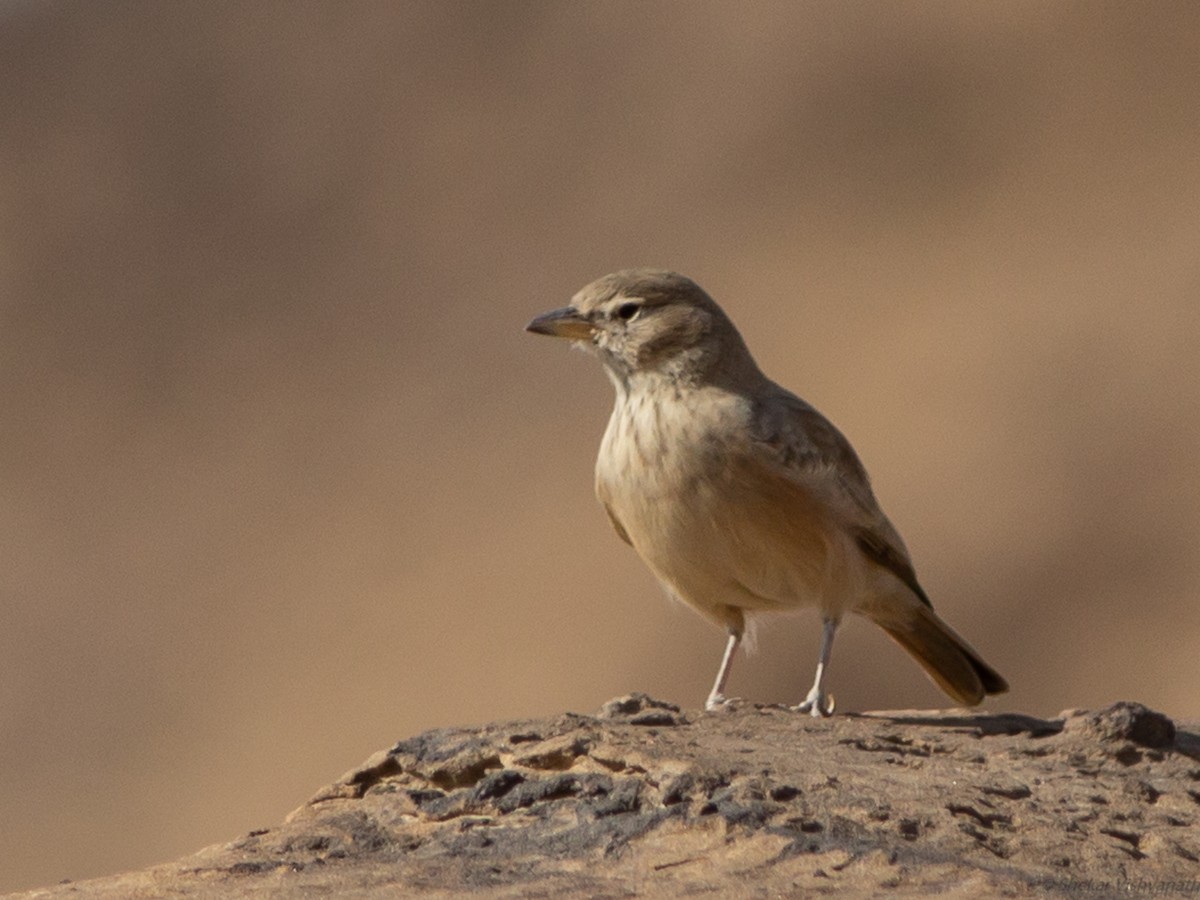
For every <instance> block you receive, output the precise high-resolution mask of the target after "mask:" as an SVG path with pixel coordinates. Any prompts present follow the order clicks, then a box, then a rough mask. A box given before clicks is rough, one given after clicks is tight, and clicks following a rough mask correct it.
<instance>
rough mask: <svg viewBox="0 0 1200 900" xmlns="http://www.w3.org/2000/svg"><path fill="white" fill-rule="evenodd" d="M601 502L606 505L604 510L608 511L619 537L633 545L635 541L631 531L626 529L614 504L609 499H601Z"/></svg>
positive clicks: (610, 520) (609, 518) (609, 519)
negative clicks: (631, 536) (630, 537)
mask: <svg viewBox="0 0 1200 900" xmlns="http://www.w3.org/2000/svg"><path fill="white" fill-rule="evenodd" d="M600 504H601V505H602V506H603V507H604V511H605V512H606V513H608V521H609V522H611V523H612V527H613V531H615V532H616V533H617V537H619V538H620V539H621V540H623V541H624V542H625V543H627V544H628V545H629V546H630V547H632V546H633V541H631V540H630V539H629V532H628V531H626V530H625V526H624V525H622V524H621V520H620V519H618V518H617V514H616V513H615V512H613V508H612V505H611V504H610V503H609V502H608V501H607V500H601V501H600Z"/></svg>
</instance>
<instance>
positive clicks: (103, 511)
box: [0, 0, 1200, 889]
mask: <svg viewBox="0 0 1200 900" xmlns="http://www.w3.org/2000/svg"><path fill="white" fill-rule="evenodd" d="M0 85H3V91H2V94H0V315H2V317H3V318H2V322H0V371H2V376H0V377H2V378H3V383H2V384H0V404H2V406H0V423H2V425H0V427H2V429H3V432H2V434H3V440H2V441H0V552H2V554H3V558H2V560H0V602H2V604H3V608H2V622H3V624H2V626H0V834H2V835H3V841H2V842H0V889H2V888H17V887H21V886H29V885H33V884H36V883H42V882H52V881H56V880H58V879H60V878H68V877H69V878H81V877H85V876H88V875H94V874H100V873H105V872H111V871H116V870H119V869H123V868H129V867H134V866H140V865H143V864H146V863H150V862H153V861H157V860H162V859H166V858H170V857H173V856H176V855H179V854H181V853H184V852H186V851H190V850H193V849H197V848H198V847H200V846H202V845H204V844H206V843H211V842H215V841H219V840H224V839H228V838H232V837H234V836H236V835H238V834H239V833H241V832H244V831H246V830H248V829H250V828H253V827H261V826H264V825H268V824H270V823H272V822H274V821H276V820H278V819H279V818H280V817H281V816H282V815H283V814H284V813H286V812H287V811H288V810H289V809H290V808H291V807H293V806H295V805H297V804H298V803H299V802H300V801H302V800H303V799H304V798H305V797H306V796H307V795H308V794H309V793H310V792H311V791H312V790H314V789H315V788H317V787H318V786H320V785H321V784H323V783H324V782H327V781H329V780H331V779H332V778H334V777H335V776H337V775H338V774H340V773H341V772H342V771H343V770H345V769H346V768H348V767H350V766H351V765H354V764H356V763H358V762H359V761H360V760H361V759H363V758H364V757H366V756H367V755H368V754H370V753H371V752H372V751H374V750H376V749H378V748H381V747H384V746H385V745H387V744H389V743H390V742H392V741H394V740H396V739H398V738H400V737H403V736H406V735H409V734H412V733H413V732H415V731H417V730H419V729H423V728H427V727H431V726H437V725H447V724H454V723H467V722H474V721H482V720H489V719H493V718H498V717H510V716H522V715H534V714H544V713H552V712H555V711H559V710H563V709H573V710H577V711H584V712H586V711H591V710H593V709H595V708H596V707H597V706H598V705H599V704H600V703H601V702H602V701H604V700H606V699H608V698H609V697H611V696H614V695H617V694H620V693H623V692H626V691H630V690H635V689H638V690H645V691H649V692H651V693H653V694H655V695H658V696H662V697H666V698H670V699H673V700H676V701H678V702H681V703H684V704H686V705H689V706H695V705H696V704H698V703H699V702H700V701H701V700H702V698H703V697H704V694H705V692H706V691H707V689H708V687H709V680H710V678H711V676H712V674H713V670H714V668H715V665H716V663H717V659H718V656H719V652H720V647H721V643H722V638H721V636H720V635H719V634H718V633H716V632H715V631H712V630H711V629H710V628H709V627H708V626H706V625H705V624H704V623H702V622H701V621H700V620H699V619H697V618H695V617H693V616H692V615H691V614H689V613H687V612H686V611H685V610H683V609H680V608H677V607H674V606H672V605H671V604H669V603H668V602H666V601H665V600H664V599H663V596H662V594H661V592H660V590H659V589H658V588H657V587H656V586H655V585H654V583H653V582H652V580H651V578H650V576H649V575H648V574H646V573H645V572H644V571H643V569H642V567H641V565H640V564H639V563H638V561H637V560H636V558H635V557H634V555H633V554H632V553H631V552H630V551H629V550H628V548H626V547H625V546H624V545H622V544H621V543H620V541H618V540H617V539H616V537H614V536H613V535H612V534H611V533H610V532H609V526H608V524H607V522H606V521H605V518H604V515H603V514H602V512H601V511H600V509H599V508H598V507H597V506H596V505H595V502H594V500H593V499H592V496H591V466H592V458H593V454H594V452H595V448H596V445H597V443H598V440H599V436H600V433H601V431H602V429H603V426H604V422H605V419H606V416H607V414H608V407H609V404H610V402H611V398H610V388H609V386H608V384H607V383H606V381H605V379H604V378H603V376H602V375H601V372H600V371H599V367H598V366H597V365H596V363H595V362H594V361H592V360H589V359H587V358H585V357H584V356H582V355H579V354H572V353H568V352H567V350H566V348H565V347H564V346H561V345H558V344H554V343H552V342H550V341H548V340H545V339H541V340H538V339H535V338H533V337H530V336H528V335H525V334H523V333H522V330H521V329H522V326H523V325H524V323H525V322H526V321H527V320H528V318H529V317H530V316H532V315H533V314H534V313H537V312H540V311H542V310H544V309H548V308H550V307H554V306H558V305H561V304H562V303H563V302H565V301H566V299H567V298H568V297H569V296H570V295H571V294H572V293H573V292H574V291H575V290H576V289H577V288H579V287H580V286H581V285H582V284H583V283H585V282H586V281H589V280H590V279H592V278H594V277H596V276H598V275H600V274H603V273H604V272H606V271H609V270H612V269H615V268H620V267H624V266H629V265H662V266H670V267H673V268H677V269H679V270H681V271H684V272H687V273H688V274H691V275H693V276H694V277H695V278H697V280H699V281H700V282H701V283H702V284H704V285H705V286H706V287H707V288H708V289H709V290H710V292H711V293H713V294H714V296H716V297H717V299H718V300H719V301H721V302H722V303H723V304H724V305H725V306H726V308H727V309H728V310H729V311H730V313H731V314H732V316H733V318H734V319H735V321H737V322H738V323H739V325H740V326H741V327H742V329H743V331H744V333H745V335H746V337H747V340H748V341H749V343H750V346H751V347H752V348H753V349H754V350H755V352H756V354H757V356H758V358H759V361H760V363H761V364H762V365H763V367H764V368H765V369H766V370H767V372H768V373H770V374H772V375H773V376H774V377H775V378H777V379H778V380H779V381H782V382H783V383H784V384H786V385H788V386H790V387H792V388H793V389H795V390H796V391H797V392H799V393H800V394H801V395H803V396H805V397H806V398H807V399H809V400H811V401H812V402H814V403H816V404H817V405H818V406H819V407H820V408H822V409H823V410H824V411H825V412H826V413H827V414H828V415H829V416H830V417H831V418H833V419H834V420H835V421H836V422H837V423H838V424H839V425H840V426H841V427H842V428H843V429H844V430H845V431H846V432H847V433H848V434H849V435H850V436H851V438H852V440H854V442H855V444H856V446H857V447H858V449H859V451H860V453H861V455H862V456H863V458H864V460H865V461H866V463H867V465H868V467H869V468H870V469H871V471H872V473H873V475H874V479H875V484H876V488H877V492H878V494H879V496H880V498H881V499H882V501H883V503H884V505H885V507H886V508H887V509H888V511H889V513H890V515H891V517H892V518H893V520H894V521H895V522H896V523H897V524H898V526H899V527H900V529H901V530H902V532H903V533H904V534H905V536H906V539H907V541H908V543H909V545H910V547H911V549H912V551H913V553H914V555H915V558H916V561H917V566H918V571H919V572H920V574H921V576H922V580H923V581H924V582H925V584H926V587H927V588H928V590H929V591H930V593H931V595H932V596H933V598H934V601H935V603H936V604H937V606H938V608H939V610H940V611H942V612H943V614H944V615H945V616H946V618H947V619H949V620H950V621H951V622H952V623H954V624H955V626H956V627H958V628H959V629H960V630H961V631H963V632H964V633H965V634H967V635H968V636H969V637H970V638H971V639H972V640H973V641H974V642H975V643H976V644H977V645H978V646H979V647H980V648H981V649H982V650H983V651H984V652H985V655H986V656H987V658H988V659H989V660H990V661H992V662H993V663H994V664H995V665H996V666H997V667H998V668H999V669H1000V670H1001V671H1003V672H1004V673H1005V674H1006V675H1007V676H1008V677H1009V679H1010V680H1011V682H1012V684H1013V692H1012V694H1011V695H1010V696H1008V697H1005V698H1001V699H1000V700H999V702H994V703H992V704H991V706H992V708H995V709H1019V710H1022V711H1026V712H1031V713H1054V712H1056V711H1058V710H1060V709H1061V708H1063V707H1068V706H1085V705H1086V706H1092V705H1097V704H1103V703H1107V702H1109V701H1112V700H1115V699H1119V698H1133V699H1138V700H1142V701H1144V702H1147V703H1149V704H1152V705H1154V706H1156V707H1159V708H1161V709H1163V710H1165V711H1167V712H1168V713H1170V714H1173V715H1191V716H1194V715H1196V714H1197V712H1200V702H1198V701H1197V696H1198V691H1200V653H1197V652H1196V648H1197V646H1198V644H1200V608H1198V605H1197V602H1196V593H1197V581H1198V576H1200V542H1198V541H1197V534H1198V532H1200V478H1198V476H1197V469H1196V463H1197V458H1198V451H1200V415H1198V409H1200V407H1198V402H1200V379H1198V377H1197V374H1198V365H1197V352H1198V349H1197V348H1198V347H1200V252H1198V250H1200V149H1198V148H1200V102H1197V96H1200V5H1197V4H1195V3H1193V2H1179V3H1155V4H1149V5H1148V4H1120V3H1111V4H1103V3H1096V2H1087V3H1078V4H1070V3H1047V2H1043V0H1037V2H1029V3H1019V2H1012V3H1003V4H999V3H996V4H966V3H955V2H946V3H894V4H880V3H876V2H869V3H855V2H838V3H832V2H830V3H821V4H796V3H792V2H786V3H783V2H781V3H778V4H766V3H763V4H756V5H746V4H734V3H728V4H707V5H706V4H699V3H695V4H644V3H628V4H622V3H594V4H575V3H529V2H523V3H459V4H451V3H445V2H440V0H438V2H430V3H428V4H399V3H384V2H376V3H365V2H364V3H343V2H336V0H329V2H326V3H314V2H308V3H283V2H258V3H252V4H251V3H242V2H227V3H223V2H207V3H193V4H183V3H171V4H163V3H154V2H109V3H94V2H78V3H32V2H5V3H3V4H2V5H0ZM815 649H816V628H815V627H814V618H813V617H811V616H800V617H797V618H796V619H794V620H784V621H781V622H779V623H778V624H777V625H776V627H773V628H769V629H766V630H765V631H764V634H763V636H762V640H761V648H760V652H759V653H758V655H757V656H755V657H754V658H752V659H751V660H750V661H749V662H746V663H743V664H741V665H739V666H738V667H737V668H735V670H734V678H733V684H732V688H733V690H734V692H735V693H738V694H741V695H743V696H746V697H750V698H753V699H757V700H764V701H792V702H795V701H796V700H797V699H799V698H800V696H802V694H803V692H804V690H806V689H807V684H808V680H809V678H810V677H811V669H812V665H813V657H814V654H815ZM832 678H833V688H834V690H835V692H836V693H837V695H838V697H839V701H840V704H841V705H842V707H843V708H850V709H854V708H864V707H886V706H906V707H909V706H934V705H940V704H941V703H942V702H943V700H942V698H941V695H940V694H938V693H937V691H936V690H935V689H934V688H933V687H932V686H930V685H929V684H928V682H926V680H925V679H924V677H923V676H922V675H921V673H920V671H919V670H918V668H917V667H916V666H915V665H913V664H911V663H910V662H909V661H908V660H907V659H906V658H905V657H904V656H903V655H902V653H901V652H900V651H899V650H897V649H895V648H894V647H893V646H892V645H891V644H890V643H889V642H888V641H887V640H886V639H885V638H884V637H883V636H882V634H881V633H879V632H877V631H876V630H874V629H872V628H871V627H870V626H868V625H866V624H865V623H862V622H855V623H851V624H850V626H849V627H847V628H845V629H844V630H843V633H842V635H841V637H840V639H839V643H838V646H837V649H836V653H835V659H834V669H833V672H832Z"/></svg>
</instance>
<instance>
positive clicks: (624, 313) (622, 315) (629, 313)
mask: <svg viewBox="0 0 1200 900" xmlns="http://www.w3.org/2000/svg"><path fill="white" fill-rule="evenodd" d="M641 308H642V307H641V304H639V303H622V304H621V305H620V306H618V307H617V318H618V319H624V320H625V321H626V322H628V321H629V320H630V319H632V318H633V317H634V316H636V315H637V314H638V310H640V309H641Z"/></svg>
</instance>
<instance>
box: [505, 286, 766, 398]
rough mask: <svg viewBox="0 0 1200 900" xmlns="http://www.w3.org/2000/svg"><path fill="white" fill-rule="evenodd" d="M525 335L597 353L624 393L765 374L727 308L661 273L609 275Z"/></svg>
mask: <svg viewBox="0 0 1200 900" xmlns="http://www.w3.org/2000/svg"><path fill="white" fill-rule="evenodd" d="M525 330H526V331H531V332H533V333H534V334H548V335H551V336H552V337H562V338H567V339H569V340H571V341H575V342H577V343H578V344H580V345H581V346H584V347H586V348H590V349H592V350H594V352H595V353H596V355H597V356H599V357H600V360H601V362H603V363H604V366H605V368H606V369H607V370H608V372H609V374H610V375H611V376H612V378H613V381H614V382H615V383H616V384H617V386H618V388H620V387H629V385H630V384H631V383H633V382H636V381H637V380H639V379H641V378H655V377H665V378H667V379H669V380H671V381H674V382H683V383H693V384H694V383H706V382H709V381H713V380H717V379H720V378H722V377H728V376H731V375H732V376H734V377H739V376H740V375H741V373H743V372H753V373H757V371H758V370H757V367H756V366H755V365H754V361H753V360H752V359H751V357H750V353H749V351H748V350H747V349H746V345H745V343H744V342H743V341H742V337H741V335H740V334H738V331H737V329H736V328H735V327H734V325H733V323H732V322H731V321H730V320H729V317H728V316H726V315H725V313H724V312H723V311H722V310H721V307H719V306H717V304H716V302H715V301H714V300H713V299H712V298H711V297H709V296H708V294H706V293H705V292H704V290H703V289H702V288H701V287H700V286H699V285H698V284H696V282H694V281H692V280H691V279H690V278H687V277H685V276H683V275H680V274H678V273H676V272H666V271H662V270H659V269H626V270H624V271H621V272H614V273H613V274H611V275H605V276H604V277H603V278H599V279H597V280H596V281H593V282H592V283H591V284H589V285H588V286H587V287H585V288H583V290H581V291H580V292H579V293H577V294H576V295H575V296H574V297H573V298H571V305H570V306H566V307H563V308H562V309H556V310H553V311H552V312H548V313H545V314H544V315H541V316H538V317H537V318H536V319H534V320H533V321H532V322H530V323H529V324H528V325H527V326H526V328H525Z"/></svg>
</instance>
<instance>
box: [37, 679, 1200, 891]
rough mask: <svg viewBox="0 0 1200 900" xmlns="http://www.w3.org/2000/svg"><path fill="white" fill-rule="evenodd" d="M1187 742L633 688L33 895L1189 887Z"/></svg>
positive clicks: (1132, 718)
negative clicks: (154, 859) (221, 835)
mask: <svg viewBox="0 0 1200 900" xmlns="http://www.w3.org/2000/svg"><path fill="white" fill-rule="evenodd" d="M1198 730H1200V729H1196V728H1194V727H1191V728H1183V727H1179V728H1177V727H1176V725H1175V723H1173V722H1172V721H1171V720H1170V719H1168V718H1167V717H1166V716H1164V715H1162V714H1160V713H1157V712H1154V711H1152V710H1149V709H1147V708H1145V707H1144V706H1141V705H1139V704H1134V703H1118V704H1115V705H1114V706H1111V707H1108V708H1106V709H1103V710H1100V711H1098V712H1087V711H1068V712H1065V713H1063V714H1062V716H1061V717H1059V718H1056V719H1038V718H1033V717H1029V716H1022V715H1013V714H1005V715H987V714H973V713H968V712H953V711H952V712H945V711H935V712H913V711H909V712H893V713H869V714H860V715H854V714H851V715H844V716H837V717H834V718H831V719H823V720H821V719H818V720H814V719H811V718H809V717H808V716H803V715H799V714H797V713H794V712H792V711H790V710H787V709H783V708H779V707H762V706H752V705H740V706H734V707H733V708H731V709H727V710H723V711H721V712H719V713H712V714H708V713H696V712H690V711H688V712H684V711H681V710H680V709H679V708H678V707H676V706H673V705H671V704H668V703H664V702H661V701H658V700H654V699H652V698H650V697H647V696H645V695H631V696H628V697H622V698H619V699H617V700H613V701H611V702H610V703H608V704H606V705H605V706H604V707H603V709H602V710H601V711H600V712H599V713H598V714H597V715H595V716H584V715H576V714H570V713H569V714H565V715H561V716H558V717H555V718H548V719H537V720H528V721H517V722H502V723H494V724H490V725H485V726H483V727H481V728H454V729H444V730H438V731H430V732H427V733H425V734H421V735H418V736H416V737H413V738H410V739H408V740H404V741H401V742H400V743H398V744H396V745H395V746H394V747H392V748H391V749H389V750H386V751H382V752H380V753H378V754H376V755H375V756H373V757H372V758H371V759H369V760H367V761H366V762H365V763H364V764H363V765H362V766H360V767H358V768H356V769H353V770H352V771H350V772H348V773H347V774H346V775H345V776H343V777H342V778H341V779H339V780H338V781H336V782H335V783H333V784H331V785H329V786H328V787H326V788H324V789H323V790H321V791H319V792H318V793H317V794H316V796H314V797H313V798H312V799H311V800H310V801H308V802H307V803H306V804H305V805H303V806H302V807H300V808H299V809H297V810H296V811H295V812H293V813H292V814H291V815H290V816H288V817H287V819H286V820H285V821H284V822H283V823H281V824H280V825H278V826H276V827H274V828H270V829H266V830H263V831H256V832H252V833H250V834H248V835H245V836H244V837H241V838H239V839H238V840H235V841H233V842H231V843H228V844H223V845H218V846H214V847H210V848H208V849H206V850H203V851H201V852H200V853H198V854H196V855H194V856H191V857H188V858H185V859H182V860H179V861H177V862H174V863H170V864H168V865H163V866H157V867H154V868H151V869H147V870H144V871H141V872H133V873H128V874H124V875H118V876H114V877H111V878H101V879H96V880H92V881H87V882H80V883H77V884H70V883H68V884H62V885H57V886H55V887H52V888H48V889H45V890H40V891H34V892H30V893H29V894H26V895H24V896H29V897H46V898H51V897H54V898H60V897H68V896H85V897H158V896H205V897H212V896H226V897H244V896H245V897H248V896H256V897H258V896H293V895H297V894H304V895H309V894H314V895H316V894H319V895H337V896H376V895H378V896H395V895H396V894H397V892H398V891H401V890H402V892H403V894H404V895H409V896H411V895H422V896H457V895H462V894H465V893H473V892H481V893H485V894H488V895H496V896H511V897H516V896H521V897H550V896H590V897H625V896H636V895H649V896H682V895H689V896H690V895H705V894H707V895H711V896H735V895H736V896H749V897H759V896H763V897H765V896H780V895H796V894H801V893H802V894H805V895H807V894H826V893H828V894H835V893H836V894H838V895H840V896H842V895H844V896H875V895H879V894H880V893H886V894H888V895H898V896H924V895H929V894H946V895H950V896H972V897H977V896H1034V895H1044V894H1047V893H1049V894H1064V895H1065V894H1073V893H1078V892H1081V891H1086V892H1087V894H1088V895H1089V896H1106V895H1114V896H1115V895H1121V894H1128V893H1130V892H1136V891H1139V890H1141V891H1143V892H1148V891H1150V890H1156V891H1157V893H1158V894H1167V893H1177V894H1181V895H1187V894H1189V893H1190V894H1195V893H1200V734H1198V733H1197V731H1198ZM1189 886H1190V887H1189Z"/></svg>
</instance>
